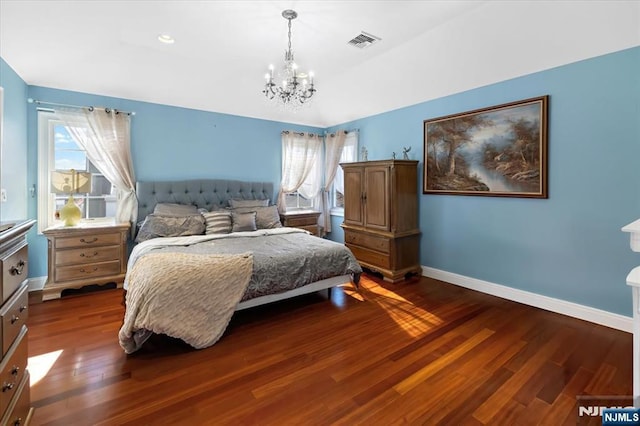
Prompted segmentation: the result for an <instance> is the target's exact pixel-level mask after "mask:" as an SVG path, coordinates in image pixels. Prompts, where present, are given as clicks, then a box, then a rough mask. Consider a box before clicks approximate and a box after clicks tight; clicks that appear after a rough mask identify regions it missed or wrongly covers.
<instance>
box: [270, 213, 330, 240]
mask: <svg viewBox="0 0 640 426" xmlns="http://www.w3.org/2000/svg"><path fill="white" fill-rule="evenodd" d="M318 216H320V212H319V211H315V210H292V211H288V212H285V213H282V214H280V221H282V224H283V225H284V226H290V227H292V228H300V229H304V230H307V231H309V232H311V233H312V234H314V235H317V236H320V225H318Z"/></svg>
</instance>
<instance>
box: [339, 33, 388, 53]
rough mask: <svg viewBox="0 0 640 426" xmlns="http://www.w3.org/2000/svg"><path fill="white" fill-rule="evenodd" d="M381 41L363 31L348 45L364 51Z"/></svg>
mask: <svg viewBox="0 0 640 426" xmlns="http://www.w3.org/2000/svg"><path fill="white" fill-rule="evenodd" d="M380 40H382V39H381V38H380V37H376V36H374V35H372V34H368V33H365V32H364V31H362V32H361V33H360V34H358V35H357V36H355V37H354V38H352V39H351V40H349V41H348V42H347V44H349V45H351V46H354V47H357V48H358V49H364V48H365V47H369V46H371V45H372V44H374V43H377V42H379V41H380Z"/></svg>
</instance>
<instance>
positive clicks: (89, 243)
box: [42, 223, 129, 300]
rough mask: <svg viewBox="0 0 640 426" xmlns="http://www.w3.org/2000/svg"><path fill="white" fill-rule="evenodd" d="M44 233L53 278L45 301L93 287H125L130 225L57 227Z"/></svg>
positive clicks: (50, 273)
mask: <svg viewBox="0 0 640 426" xmlns="http://www.w3.org/2000/svg"><path fill="white" fill-rule="evenodd" d="M43 233H44V235H46V237H47V239H48V240H49V277H48V280H47V284H46V285H45V286H44V289H43V290H42V300H50V299H57V298H60V296H61V293H62V290H65V289H69V288H81V287H83V286H85V285H89V284H106V283H110V282H113V283H116V285H117V286H118V287H121V286H122V283H123V282H124V276H125V272H126V268H127V235H128V233H129V224H128V223H118V224H108V223H99V224H80V225H78V226H71V227H64V226H56V227H52V228H48V229H46V230H45V231H44V232H43Z"/></svg>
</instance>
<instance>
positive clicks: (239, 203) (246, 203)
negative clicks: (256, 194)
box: [229, 198, 269, 209]
mask: <svg viewBox="0 0 640 426" xmlns="http://www.w3.org/2000/svg"><path fill="white" fill-rule="evenodd" d="M229 205H230V206H231V208H232V209H235V208H238V207H267V206H268V205H269V199H268V198H267V199H266V200H240V199H234V198H232V199H231V200H229Z"/></svg>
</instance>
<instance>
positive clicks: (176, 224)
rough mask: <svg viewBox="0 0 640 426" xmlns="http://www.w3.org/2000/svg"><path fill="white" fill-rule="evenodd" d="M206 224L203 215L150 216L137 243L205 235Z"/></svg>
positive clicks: (145, 221) (143, 225)
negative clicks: (152, 239)
mask: <svg viewBox="0 0 640 426" xmlns="http://www.w3.org/2000/svg"><path fill="white" fill-rule="evenodd" d="M204 230H205V222H204V217H203V216H202V215H201V214H199V213H198V214H197V215H191V216H161V215H156V214H150V215H149V216H147V217H146V219H145V220H144V222H143V223H142V226H141V227H140V231H139V232H138V236H137V237H136V242H137V243H140V242H142V241H146V240H150V239H151V238H157V237H183V236H187V235H201V234H204Z"/></svg>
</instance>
